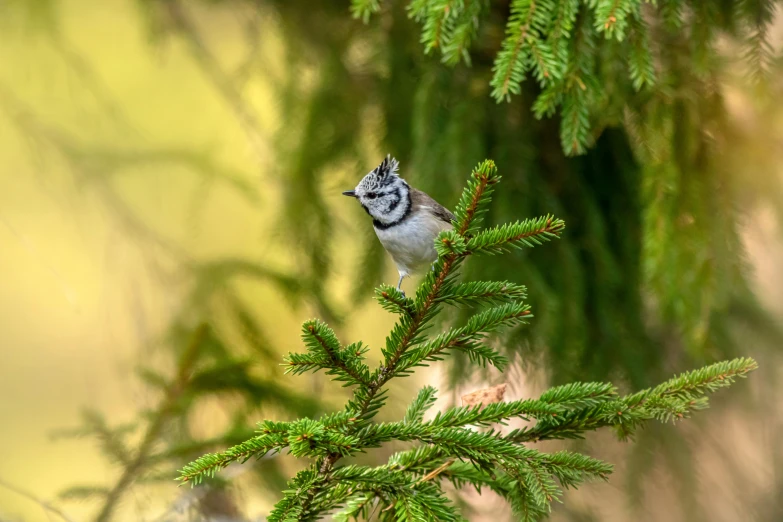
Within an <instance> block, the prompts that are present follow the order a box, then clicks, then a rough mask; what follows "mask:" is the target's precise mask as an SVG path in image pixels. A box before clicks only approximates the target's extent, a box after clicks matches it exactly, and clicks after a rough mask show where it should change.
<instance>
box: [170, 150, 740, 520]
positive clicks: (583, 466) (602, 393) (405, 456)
mask: <svg viewBox="0 0 783 522" xmlns="http://www.w3.org/2000/svg"><path fill="white" fill-rule="evenodd" d="M499 180H500V177H499V176H498V175H497V172H496V169H495V166H494V164H493V163H492V162H491V161H485V162H483V163H481V164H480V165H479V166H478V167H477V168H476V170H474V172H473V175H472V177H471V178H470V181H469V183H468V186H467V187H466V189H465V190H464V192H463V194H462V198H461V199H460V202H459V204H458V205H457V207H456V212H455V216H456V219H455V221H454V230H453V231H448V232H443V233H441V234H440V235H439V236H438V238H437V239H436V240H435V244H436V245H437V249H438V253H439V258H438V261H437V262H436V264H435V265H434V269H433V271H432V272H431V273H429V274H428V275H427V277H426V278H425V280H424V282H423V283H422V284H421V285H420V286H419V288H418V290H417V291H416V295H415V297H414V298H409V297H405V296H404V295H403V294H402V293H401V292H399V291H397V290H396V289H394V288H392V287H390V286H382V287H381V288H379V289H378V292H377V297H378V300H379V301H380V302H381V304H382V305H383V306H384V308H386V309H388V310H391V311H394V312H395V313H397V314H399V315H400V319H399V321H398V322H397V324H396V325H395V326H394V328H393V329H392V331H391V333H390V334H389V336H388V337H387V338H386V345H385V346H384V347H383V348H382V352H383V362H382V363H381V365H380V366H379V367H378V368H377V369H375V370H371V369H370V368H369V366H367V364H366V363H365V362H364V354H365V352H366V348H364V347H363V346H362V344H361V343H357V344H350V345H347V346H343V345H342V343H341V342H340V341H339V339H338V338H337V336H336V335H335V332H334V331H333V330H332V329H331V328H329V326H327V325H326V324H324V323H323V322H320V321H318V320H312V321H307V322H305V323H304V325H303V327H302V338H303V340H304V343H305V346H306V347H307V351H306V352H304V353H292V354H289V355H288V357H287V358H286V363H285V367H286V369H287V371H288V372H289V373H292V374H300V373H306V372H310V371H319V370H325V371H326V373H327V374H329V375H332V376H333V378H334V380H337V381H341V382H343V383H344V386H350V387H352V388H353V398H352V399H351V400H350V401H349V402H348V404H347V405H346V407H345V409H344V411H341V412H336V413H330V414H327V415H324V416H322V417H321V418H319V419H310V418H302V419H299V420H296V421H291V422H273V421H264V422H261V423H259V425H258V431H257V433H258V434H257V435H256V436H254V437H253V438H251V439H249V440H247V441H245V442H243V443H241V444H239V445H237V446H234V447H232V448H230V449H228V450H226V451H224V452H221V453H214V454H208V455H205V456H203V457H201V458H199V459H197V460H196V461H194V462H192V463H190V464H188V465H187V466H185V467H184V468H183V469H182V470H181V472H180V480H182V481H183V482H191V483H194V484H198V483H199V482H201V481H202V480H203V479H204V478H205V477H211V476H214V475H215V473H216V472H218V471H220V470H221V469H223V468H225V467H226V466H228V465H229V464H231V463H234V462H245V461H247V460H249V459H251V458H253V457H256V458H260V457H263V456H265V455H267V454H269V453H276V452H280V451H283V450H287V451H288V452H290V453H291V455H293V456H295V457H300V458H308V459H310V460H311V461H312V464H311V465H310V466H308V467H307V468H306V469H304V470H303V471H301V472H299V473H298V474H297V475H296V476H295V477H294V478H293V479H292V480H291V481H290V482H289V483H288V488H287V489H286V490H285V491H284V496H283V499H282V500H280V501H279V502H278V503H277V504H276V506H275V508H274V510H273V511H272V512H271V513H270V515H269V517H268V520H269V521H270V522H289V521H297V520H301V521H304V520H317V519H319V518H321V517H322V516H323V515H324V514H326V513H329V512H333V511H335V510H337V509H338V508H342V511H341V512H340V513H339V514H336V515H335V519H337V520H368V519H370V517H371V516H372V515H371V513H376V512H378V513H379V514H378V515H377V517H378V519H380V520H397V521H411V522H413V521H423V520H431V521H436V520H442V521H452V520H465V519H464V518H463V517H462V516H461V515H460V512H459V510H458V509H457V508H456V506H455V505H453V504H452V503H451V502H450V501H449V500H448V498H447V497H446V495H445V493H444V490H443V487H444V485H445V484H453V485H454V486H456V487H462V486H466V485H469V486H472V487H474V488H475V489H476V490H478V491H479V492H482V491H494V492H495V493H497V494H499V495H500V496H502V497H503V498H505V499H506V500H507V501H508V502H509V504H510V505H511V507H512V508H513V510H514V512H515V514H516V515H517V516H518V517H519V519H520V520H525V521H534V520H540V519H541V518H543V517H545V516H546V515H547V514H548V513H549V510H550V504H551V502H553V501H554V500H557V499H559V498H560V497H561V495H562V488H568V487H577V486H578V485H579V484H581V483H583V482H584V481H585V480H589V479H596V478H599V479H606V478H607V476H608V475H609V474H610V473H611V471H612V466H611V465H609V464H607V463H605V462H602V461H600V460H597V459H594V458H591V457H588V456H586V455H582V454H579V453H575V452H571V451H565V450H564V451H559V452H556V453H545V452H542V451H539V450H537V449H535V448H533V447H531V446H530V445H528V443H531V442H536V441H539V440H545V439H568V438H579V437H581V436H583V434H584V433H585V432H588V431H592V430H596V429H599V428H602V427H614V428H615V429H616V430H617V432H618V433H619V434H620V435H621V436H623V437H627V436H630V435H633V433H634V432H635V430H636V429H637V428H638V427H639V426H640V425H641V424H642V423H643V422H645V421H648V420H651V419H657V420H660V421H668V420H676V419H681V418H683V417H685V416H688V415H689V414H690V413H691V412H692V411H694V410H697V409H701V408H704V407H705V406H706V404H707V398H706V397H705V395H706V393H708V392H711V391H715V390H716V389H718V388H721V387H724V386H728V385H729V384H731V383H732V382H733V381H734V379H735V378H737V377H742V376H744V375H745V374H747V373H748V372H750V371H752V370H754V369H755V368H756V363H755V361H754V360H752V359H749V358H740V359H734V360H731V361H726V362H722V363H717V364H714V365H711V366H707V367H704V368H702V369H699V370H696V371H692V372H688V373H685V374H682V375H680V376H678V377H675V378H673V379H671V380H669V381H667V382H664V383H663V384H660V385H658V386H656V387H655V388H652V389H647V390H643V391H640V392H637V393H634V394H631V395H628V396H624V397H620V396H618V394H617V390H616V388H615V387H614V386H612V385H610V384H603V383H580V382H577V383H572V384H567V385H563V386H557V387H554V388H551V389H549V390H547V391H545V392H544V393H543V394H542V395H541V396H540V397H539V398H538V399H525V400H517V401H511V402H494V403H491V404H488V405H486V406H485V407H483V405H482V404H477V405H473V406H463V407H452V408H449V409H447V410H445V411H441V412H438V413H437V414H436V415H435V417H434V418H432V419H431V420H429V421H425V420H424V414H425V411H426V410H427V408H429V407H430V406H432V404H433V402H434V399H435V394H436V390H435V389H434V388H433V387H431V386H427V387H425V388H423V389H422V390H421V391H420V392H419V394H418V396H417V397H416V399H415V400H414V401H413V402H412V403H411V405H410V406H409V407H408V409H407V411H406V413H405V417H404V419H403V420H401V421H399V422H382V423H377V422H374V418H375V416H376V414H377V413H378V411H379V410H381V409H382V408H383V407H384V405H385V404H386V401H387V400H388V399H389V397H388V395H387V388H386V386H387V384H388V383H389V381H391V380H392V379H395V378H402V377H405V376H408V375H410V374H411V373H412V372H413V370H414V369H415V368H416V367H420V366H427V365H428V364H429V363H431V362H435V361H439V360H442V359H443V358H445V357H448V356H449V355H450V354H451V353H453V352H462V353H464V354H466V355H467V356H468V358H469V359H470V360H471V361H472V362H473V363H475V364H478V365H481V366H485V365H492V366H494V367H496V368H497V369H498V370H501V371H502V370H503V369H504V368H505V367H506V365H507V363H508V361H507V359H506V358H505V357H504V356H503V355H501V354H500V353H498V352H497V351H496V350H495V349H493V348H492V347H490V346H489V345H487V344H485V343H484V341H485V339H486V338H487V336H488V335H489V334H491V333H493V332H495V331H497V330H499V329H501V328H504V327H508V326H512V325H516V324H520V323H526V322H527V321H528V320H529V319H530V318H532V313H531V309H530V306H528V305H527V304H525V303H524V302H522V298H523V297H524V289H523V288H522V287H519V286H516V285H513V284H509V283H497V282H492V281H490V282H469V283H460V282H458V280H457V272H458V269H459V267H460V265H461V264H462V263H463V262H464V261H465V259H466V258H467V257H468V256H471V255H474V254H483V253H489V254H493V253H502V252H505V251H508V250H509V249H512V248H527V247H533V246H536V245H541V244H542V243H545V242H547V241H550V240H551V239H554V238H557V237H559V236H560V235H561V233H562V232H563V229H564V226H565V224H564V223H563V221H561V220H559V219H556V218H554V217H552V216H544V217H541V218H538V219H532V220H523V221H517V222H515V223H510V224H507V225H503V226H500V227H496V228H490V229H486V228H482V227H481V223H482V221H483V214H484V213H485V212H486V211H487V206H488V204H489V202H490V198H491V194H492V192H493V191H494V189H495V184H496V183H497V182H498V181H499ZM466 300H470V301H472V302H474V303H478V304H480V305H486V306H487V308H486V309H485V310H483V311H481V312H478V313H476V314H475V315H473V316H472V317H470V318H469V319H468V320H467V321H466V323H465V324H464V325H463V326H460V327H452V328H450V329H448V330H446V331H444V332H443V333H441V334H439V335H436V336H430V335H427V333H426V330H427V329H428V328H429V327H431V326H432V323H433V320H434V319H435V316H436V315H437V314H438V313H439V312H440V311H441V310H442V309H443V307H444V305H459V304H461V303H464V302H465V301H466ZM515 418H521V419H524V420H526V421H530V422H531V423H530V425H529V426H526V427H523V428H520V429H515V430H513V431H510V432H509V433H503V432H502V431H500V430H497V429H495V428H494V427H492V426H493V425H494V424H504V423H505V422H507V421H509V420H511V419H515ZM471 426H474V427H488V428H489V429H488V430H480V429H475V428H471ZM390 441H406V442H414V443H417V445H416V446H414V447H413V449H410V450H407V451H403V452H400V453H396V454H394V455H393V456H392V457H391V458H390V459H389V461H388V463H387V464H385V465H381V466H375V467H371V466H360V465H352V464H345V465H341V464H340V461H341V460H342V459H344V458H347V457H351V456H353V455H356V454H357V453H360V452H363V451H364V450H366V449H368V448H375V447H379V446H381V445H382V444H383V443H386V442H390Z"/></svg>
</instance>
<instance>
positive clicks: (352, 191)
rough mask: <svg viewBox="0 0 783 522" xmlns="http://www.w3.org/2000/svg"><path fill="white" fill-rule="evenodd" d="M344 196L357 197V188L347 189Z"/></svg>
mask: <svg viewBox="0 0 783 522" xmlns="http://www.w3.org/2000/svg"><path fill="white" fill-rule="evenodd" d="M343 196H350V197H352V198H355V197H356V191H355V190H346V191H345V192H343Z"/></svg>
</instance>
